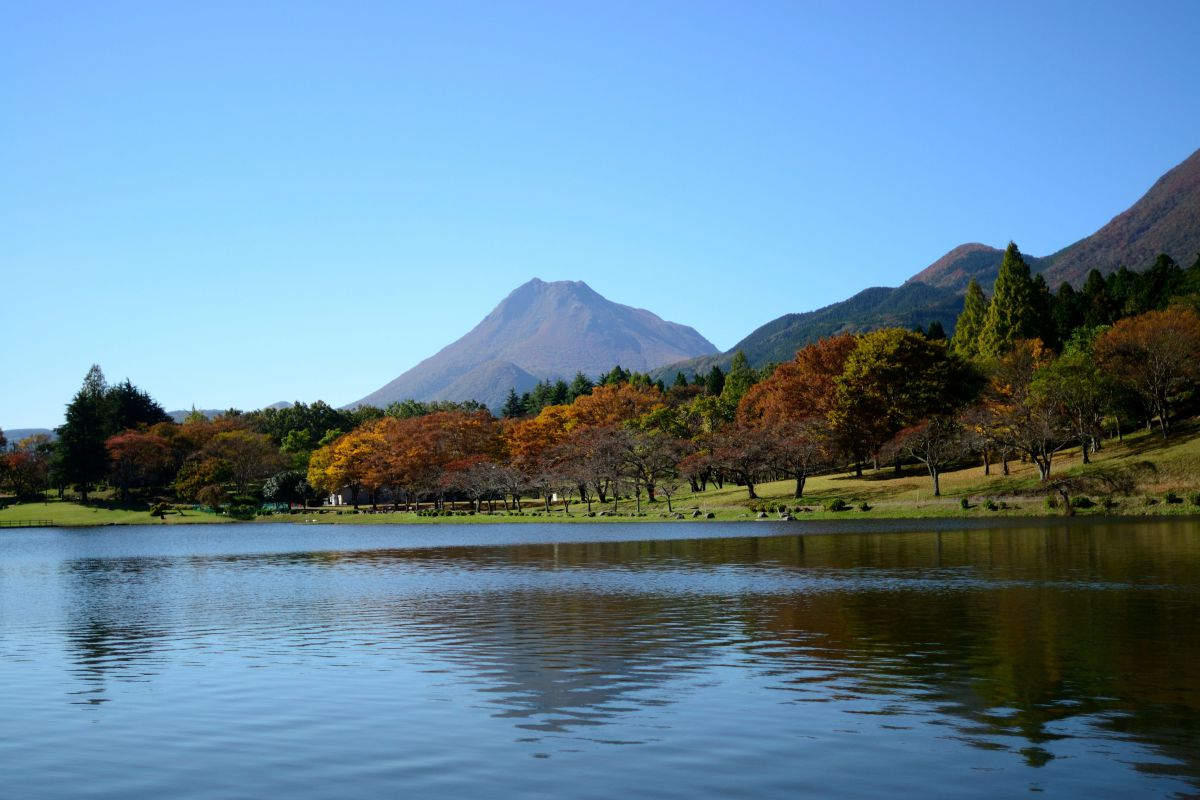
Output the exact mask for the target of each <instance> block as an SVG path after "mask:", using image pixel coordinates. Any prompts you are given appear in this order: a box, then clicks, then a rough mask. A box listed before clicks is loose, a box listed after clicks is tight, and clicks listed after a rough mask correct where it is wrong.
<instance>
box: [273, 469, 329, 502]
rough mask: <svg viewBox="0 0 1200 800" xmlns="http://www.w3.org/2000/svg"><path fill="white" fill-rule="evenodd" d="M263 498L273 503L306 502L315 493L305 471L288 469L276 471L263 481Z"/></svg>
mask: <svg viewBox="0 0 1200 800" xmlns="http://www.w3.org/2000/svg"><path fill="white" fill-rule="evenodd" d="M262 493H263V499H264V500H267V501H270V502H273V503H288V504H289V505H290V504H291V503H300V504H302V505H303V504H306V503H307V502H308V499H309V498H311V497H314V496H315V495H316V493H315V492H314V491H313V488H312V486H310V485H309V483H308V477H307V475H306V473H303V472H300V471H298V470H293V469H288V470H283V471H282V472H276V473H275V474H274V475H272V476H271V477H269V478H267V480H266V481H265V482H264V483H263V488H262Z"/></svg>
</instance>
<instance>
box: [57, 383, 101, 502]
mask: <svg viewBox="0 0 1200 800" xmlns="http://www.w3.org/2000/svg"><path fill="white" fill-rule="evenodd" d="M107 395H108V384H107V383H106V382H105V380H104V373H103V372H101V371H100V367H99V365H97V364H93V365H92V368H91V369H89V370H88V373H87V375H86V376H85V377H84V379H83V386H82V387H80V389H79V391H78V392H76V393H75V397H74V398H72V400H71V402H70V403H69V404H68V405H67V413H66V422H65V423H64V424H63V426H62V427H60V428H59V429H58V448H59V454H60V468H61V470H62V477H63V478H64V479H65V480H66V481H67V482H68V483H73V484H75V485H76V486H77V487H78V488H79V496H80V499H82V500H83V502H85V503H86V502H87V500H88V492H89V491H90V490H91V488H92V486H93V485H94V484H95V483H96V482H98V481H99V480H100V479H101V478H103V477H104V474H105V472H107V471H108V449H107V448H106V447H105V445H104V442H105V440H106V439H107V438H108V435H109V431H108V424H109V409H108V402H107Z"/></svg>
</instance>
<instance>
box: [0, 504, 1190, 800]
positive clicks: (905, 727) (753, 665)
mask: <svg viewBox="0 0 1200 800" xmlns="http://www.w3.org/2000/svg"><path fill="white" fill-rule="evenodd" d="M0 686H2V687H3V694H2V695H0V696H2V697H3V705H2V713H0V796H3V797H11V798H22V799H26V798H66V797H71V798H78V797H88V798H134V797H136V798H151V797H171V798H249V797H288V798H334V797H336V798H360V797H361V798H367V797H371V798H374V797H380V796H384V795H388V796H396V797H405V798H426V797H429V798H433V797H438V798H489V800H505V799H506V798H514V797H522V798H524V797H546V798H558V797H570V798H605V799H606V800H607V799H609V798H614V797H619V796H633V797H645V798H696V797H721V798H731V797H733V798H736V797H745V798H756V799H757V798H796V797H805V796H811V797H880V796H889V795H891V796H895V795H920V796H923V797H947V798H950V797H953V798H960V797H995V796H1013V795H1017V794H1025V793H1027V792H1030V791H1033V792H1044V793H1046V794H1053V795H1057V796H1069V797H1083V796H1087V797H1113V798H1128V797H1177V796H1184V795H1194V794H1196V793H1197V792H1200V522H1198V521H1196V520H1186V519H1185V520H1161V521H1159V520H1156V521H1136V522H1134V521H1131V522H1123V521H1113V522H1101V523H1097V522H1094V521H1086V520H1081V521H1069V520H1064V521H1063V522H1061V523H1059V522H1053V523H1045V522H1041V521H1038V522H1036V523H1035V522H1031V521H1028V520H1025V521H1020V522H1016V523H1015V524H1011V525H1002V526H991V527H982V526H978V525H969V524H968V523H965V522H931V521H924V522H918V523H909V524H907V525H902V524H898V523H897V524H893V523H880V522H875V523H871V524H866V523H863V524H857V525H856V524H854V523H825V524H819V523H738V524H723V523H711V522H709V523H686V524H683V523H681V524H640V525H639V524H628V525H627V524H617V523H609V524H597V525H561V526H555V525H540V524H522V525H507V526H500V525H497V526H491V525H469V526H461V527H460V526H453V525H436V526H433V525H422V526H404V525H394V526H392V525H387V526H382V525H381V526H329V525H308V526H304V525H287V524H238V525H229V526H196V527H186V528H184V527H161V526H160V527H155V526H145V527H129V528H107V529H90V530H52V529H49V530H18V531H6V532H4V533H3V534H0Z"/></svg>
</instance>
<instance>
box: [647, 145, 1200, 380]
mask: <svg viewBox="0 0 1200 800" xmlns="http://www.w3.org/2000/svg"><path fill="white" fill-rule="evenodd" d="M1159 253H1166V254H1167V255H1169V256H1171V257H1172V258H1174V259H1175V260H1176V261H1177V262H1179V264H1180V265H1181V266H1183V267H1185V268H1186V267H1188V266H1190V265H1191V264H1192V263H1193V261H1194V260H1195V259H1196V258H1197V256H1198V255H1200V150H1197V151H1196V152H1195V153H1192V155H1191V156H1189V157H1188V158H1187V160H1185V161H1184V162H1183V163H1181V164H1179V165H1178V166H1176V167H1174V168H1173V169H1171V170H1170V171H1169V172H1167V173H1166V174H1165V175H1163V176H1162V177H1161V178H1159V179H1158V181H1157V182H1155V184H1154V185H1153V186H1152V187H1151V188H1150V190H1149V191H1148V192H1146V194H1145V195H1143V196H1142V198H1141V199H1139V200H1138V201H1137V202H1136V203H1134V204H1133V205H1132V206H1130V207H1129V209H1128V210H1126V211H1123V212H1122V213H1120V214H1118V215H1117V216H1116V217H1114V218H1113V219H1112V220H1111V221H1110V222H1109V223H1108V224H1107V225H1105V226H1104V227H1102V228H1100V230H1098V231H1096V232H1095V233H1094V234H1092V235H1091V236H1088V237H1087V238H1085V239H1081V240H1080V241H1078V242H1076V243H1075V244H1072V245H1070V246H1068V247H1065V248H1063V249H1062V250H1059V251H1058V252H1057V253H1054V254H1053V255H1051V256H1047V257H1044V258H1037V257H1033V256H1030V255H1028V254H1026V255H1025V261H1026V262H1027V263H1028V264H1029V268H1030V270H1031V271H1032V272H1034V273H1040V274H1042V275H1043V277H1045V279H1046V282H1047V283H1048V284H1049V285H1050V288H1051V289H1052V290H1054V291H1057V289H1058V287H1059V285H1060V284H1062V283H1063V282H1064V281H1065V282H1068V283H1071V284H1073V285H1074V286H1075V287H1076V288H1079V287H1080V285H1082V283H1083V281H1084V280H1085V279H1086V278H1087V275H1088V273H1089V272H1090V271H1091V270H1093V269H1097V270H1099V271H1100V272H1101V274H1105V275H1106V274H1108V273H1110V272H1113V271H1114V270H1117V269H1118V268H1120V267H1122V266H1125V267H1128V268H1129V269H1132V270H1137V271H1141V270H1144V269H1147V268H1148V267H1150V266H1151V265H1152V264H1153V263H1154V260H1155V258H1157V257H1158V254H1159ZM1003 258H1004V250H1003V249H1002V248H1000V249H998V248H995V247H989V246H987V245H984V244H974V243H973V244H963V245H959V246H958V247H955V248H954V249H953V250H951V251H950V252H948V253H946V255H944V256H942V257H941V258H939V259H938V260H937V261H935V262H933V263H932V264H930V265H929V266H928V267H925V268H924V269H922V270H921V271H920V272H918V273H916V274H915V275H913V276H912V277H911V278H909V279H908V280H907V281H905V282H904V285H903V286H900V287H898V288H890V287H886V286H876V287H872V288H870V289H864V290H863V291H861V292H859V293H858V294H856V295H854V296H853V297H851V298H850V299H848V300H843V301H841V302H840V303H834V304H832V305H828V306H825V307H824V308H819V309H817V310H816V311H806V312H803V313H799V314H785V315H784V316H782V317H779V318H778V319H774V320H772V321H770V322H768V323H767V324H765V325H763V326H761V327H759V328H757V329H756V330H754V331H752V332H751V333H750V334H749V335H748V336H746V337H745V338H744V339H742V340H741V341H740V342H738V343H737V344H735V345H734V346H733V347H731V348H730V349H729V350H727V351H726V352H724V353H721V354H718V355H716V356H704V357H701V358H694V359H690V360H688V361H684V362H680V363H677V364H668V365H667V366H666V367H663V368H662V369H659V370H656V371H655V372H654V373H653V374H654V375H655V376H656V377H663V378H667V379H669V378H670V377H671V376H673V375H674V374H675V373H676V372H683V373H684V374H685V375H688V376H690V375H692V374H695V373H699V374H704V373H706V372H708V371H709V370H710V369H711V368H712V367H713V365H717V366H720V367H721V368H722V369H728V367H729V364H730V362H731V361H732V359H733V356H734V354H735V353H737V351H739V350H741V351H743V352H745V354H746V358H747V359H749V361H750V363H751V365H753V366H756V367H757V366H763V365H764V364H768V363H770V362H772V361H787V360H789V359H791V358H792V356H793V355H794V354H795V352H796V350H798V349H799V348H801V347H803V346H804V345H806V344H808V343H810V342H814V341H816V340H817V339H819V338H821V337H823V336H832V335H834V334H838V333H859V332H862V331H869V330H876V329H878V328H883V327H888V326H893V325H894V326H897V327H902V328H911V327H914V326H916V325H923V326H928V325H929V323H931V322H933V321H935V320H936V321H938V322H940V323H942V326H943V327H944V328H945V330H946V332H947V333H952V332H953V330H954V322H955V320H956V319H957V318H958V313H959V311H961V310H962V295H963V293H964V292H965V291H966V288H967V284H968V283H969V282H970V281H971V279H972V278H974V279H975V280H977V281H978V282H979V284H980V285H981V286H982V287H983V288H984V290H985V291H991V288H992V283H993V282H994V281H995V280H996V274H997V273H998V272H999V270H1000V262H1001V261H1002V260H1003Z"/></svg>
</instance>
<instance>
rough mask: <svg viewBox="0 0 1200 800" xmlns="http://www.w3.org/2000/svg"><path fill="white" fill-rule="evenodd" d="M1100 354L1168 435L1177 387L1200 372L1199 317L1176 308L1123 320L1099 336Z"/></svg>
mask: <svg viewBox="0 0 1200 800" xmlns="http://www.w3.org/2000/svg"><path fill="white" fill-rule="evenodd" d="M1096 355H1097V357H1098V358H1099V360H1100V362H1101V363H1102V364H1103V365H1104V367H1105V369H1107V370H1110V371H1111V372H1112V374H1113V376H1114V377H1115V378H1116V379H1117V380H1118V381H1120V382H1121V383H1123V384H1124V385H1126V386H1128V387H1129V388H1130V389H1132V390H1133V391H1135V392H1136V393H1137V394H1138V395H1139V396H1140V397H1141V398H1142V400H1143V402H1144V403H1145V404H1146V409H1147V411H1148V412H1149V414H1150V415H1151V416H1152V417H1157V418H1158V424H1159V429H1160V430H1161V431H1162V435H1163V439H1164V440H1166V439H1167V437H1168V435H1169V431H1170V427H1171V408H1172V406H1173V404H1174V403H1175V401H1176V397H1177V395H1178V393H1179V392H1180V391H1181V390H1182V389H1184V388H1185V387H1186V386H1188V385H1189V384H1191V383H1193V382H1195V381H1196V380H1197V379H1198V378H1200V317H1197V315H1196V313H1195V312H1193V311H1190V310H1187V309H1179V308H1172V309H1168V310H1166V311H1149V312H1147V313H1145V314H1141V315H1139V316H1136V317H1129V318H1127V319H1123V320H1120V321H1119V322H1117V323H1116V324H1115V325H1113V326H1112V328H1111V329H1109V330H1108V331H1106V332H1105V333H1103V334H1101V335H1100V337H1099V338H1098V339H1097V340H1096Z"/></svg>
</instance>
